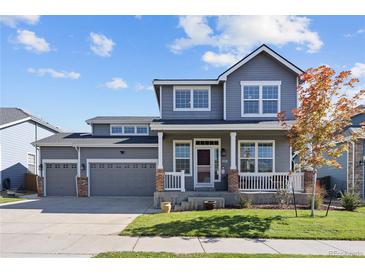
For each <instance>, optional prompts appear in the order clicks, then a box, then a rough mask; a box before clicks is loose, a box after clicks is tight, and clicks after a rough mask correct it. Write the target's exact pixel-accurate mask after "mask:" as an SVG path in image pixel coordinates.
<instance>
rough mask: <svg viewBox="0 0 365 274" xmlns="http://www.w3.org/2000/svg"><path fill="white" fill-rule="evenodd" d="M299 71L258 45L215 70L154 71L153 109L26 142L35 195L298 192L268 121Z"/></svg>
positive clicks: (297, 177) (291, 91) (285, 107)
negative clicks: (32, 147) (36, 168)
mask: <svg viewBox="0 0 365 274" xmlns="http://www.w3.org/2000/svg"><path fill="white" fill-rule="evenodd" d="M301 73H302V70H301V69H299V68H298V67H297V66H295V65H294V64H292V63H291V62H289V61H288V60H286V59H285V58H284V57H282V56H280V55H279V54H278V53H276V52H275V51H273V50H272V49H270V48H269V47H268V46H266V45H262V46H260V47H259V48H257V49H256V50H255V51H253V52H252V53H250V54H249V55H247V56H246V57H245V58H243V59H242V60H241V61H239V62H238V63H236V64H235V65H233V66H232V67H231V68H229V69H228V70H226V71H225V72H223V73H222V74H221V75H219V76H218V77H217V78H216V79H194V80H192V79H183V80H180V79H155V80H154V81H153V85H154V89H155V93H156V98H157V103H158V106H159V110H160V117H95V118H92V119H89V120H87V121H86V122H87V123H88V124H89V125H90V126H91V128H92V133H91V134H86V133H85V134H83V133H62V134H56V135H54V136H51V137H49V138H46V139H43V140H41V141H38V142H36V143H35V144H36V145H37V146H38V147H40V149H41V158H42V165H40V168H41V170H42V174H43V176H42V177H43V180H42V181H43V184H42V185H43V188H44V195H79V196H99V195H102V196H116V195H117V196H118V195H121V196H124V195H130V196H131V195H132V196H146V195H154V196H155V204H156V205H157V204H158V201H161V200H174V201H177V202H179V201H183V200H184V199H186V198H188V197H193V196H204V197H205V196H207V197H209V196H210V197H223V198H225V199H226V204H230V203H232V201H233V200H235V199H236V201H237V193H240V192H245V193H246V192H247V193H259V194H262V193H264V196H261V197H268V196H267V195H266V196H265V194H267V193H275V192H276V191H277V190H278V189H287V188H290V189H292V187H294V188H295V191H296V192H302V191H303V175H302V174H300V173H289V172H290V170H291V166H292V151H291V148H290V146H289V143H288V139H287V136H286V132H285V130H284V129H283V128H282V126H281V125H280V124H279V123H278V121H277V113H278V112H279V111H286V113H287V116H289V118H290V117H292V116H291V110H292V109H293V108H295V107H296V106H297V94H296V88H297V85H298V75H299V74H301ZM40 184H41V183H40ZM233 194H234V195H235V196H234V198H232V197H233V196H232V195H233ZM231 196H232V197H231ZM265 199H266V198H265ZM268 199H269V198H268ZM260 201H261V202H265V201H263V199H262V198H261V200H260ZM267 202H270V201H269V200H268V201H267Z"/></svg>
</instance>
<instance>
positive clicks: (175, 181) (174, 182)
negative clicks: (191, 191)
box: [164, 170, 185, 192]
mask: <svg viewBox="0 0 365 274" xmlns="http://www.w3.org/2000/svg"><path fill="white" fill-rule="evenodd" d="M164 189H165V190H179V191H181V192H185V172H184V170H182V171H181V172H165V180H164Z"/></svg>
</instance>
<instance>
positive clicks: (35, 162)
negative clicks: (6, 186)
mask: <svg viewBox="0 0 365 274" xmlns="http://www.w3.org/2000/svg"><path fill="white" fill-rule="evenodd" d="M29 155H32V156H33V157H34V164H32V165H34V174H37V159H36V155H35V154H34V153H32V152H28V153H27V170H28V171H29Z"/></svg>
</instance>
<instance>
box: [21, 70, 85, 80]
mask: <svg viewBox="0 0 365 274" xmlns="http://www.w3.org/2000/svg"><path fill="white" fill-rule="evenodd" d="M27 71H28V72H29V73H31V74H35V75H37V76H50V77H52V78H68V79H72V80H77V79H79V78H80V76H81V74H80V73H78V72H74V71H70V72H67V71H58V70H55V69H52V68H38V69H34V68H28V70H27Z"/></svg>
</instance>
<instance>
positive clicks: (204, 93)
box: [174, 86, 210, 111]
mask: <svg viewBox="0 0 365 274" xmlns="http://www.w3.org/2000/svg"><path fill="white" fill-rule="evenodd" d="M174 111H210V87H209V86H204V87H203V86H196V87H187V86H181V87H178V86H175V87H174Z"/></svg>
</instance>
